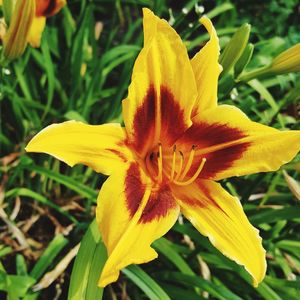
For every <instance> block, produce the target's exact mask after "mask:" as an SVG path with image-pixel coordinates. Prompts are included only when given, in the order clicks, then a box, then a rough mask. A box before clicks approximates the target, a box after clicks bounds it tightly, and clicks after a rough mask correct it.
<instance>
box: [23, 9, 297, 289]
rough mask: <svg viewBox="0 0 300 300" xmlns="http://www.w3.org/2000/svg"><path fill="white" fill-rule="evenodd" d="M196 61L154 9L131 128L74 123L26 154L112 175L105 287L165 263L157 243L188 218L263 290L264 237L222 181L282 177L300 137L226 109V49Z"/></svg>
mask: <svg viewBox="0 0 300 300" xmlns="http://www.w3.org/2000/svg"><path fill="white" fill-rule="evenodd" d="M200 21H201V22H202V23H203V24H204V26H205V27H206V29H207V30H208V32H209V34H210V40H209V41H208V42H207V44H206V45H205V46H204V48H202V49H201V50H200V51H199V53H197V54H196V55H195V56H194V57H193V59H192V60H190V59H189V57H188V54H187V50H186V48H185V46H184V44H183V43H182V41H181V39H180V37H179V36H178V34H177V33H176V32H175V30H174V29H172V28H171V27H170V25H169V24H168V23H167V22H166V21H164V20H161V19H159V18H158V17H156V16H155V15H154V14H153V13H152V12H151V11H150V10H148V9H144V47H143V49H142V50H141V52H140V54H139V56H138V57H137V60H136V62H135V65H134V69H133V74H132V81H131V84H130V87H129V91H128V97H127V98H126V99H125V100H124V101H123V117H124V121H125V128H122V127H121V126H120V125H118V124H105V125H98V126H93V125H86V124H83V123H81V122H75V121H69V122H64V123H61V124H53V125H50V126H48V127H47V128H45V129H44V130H42V131H41V132H40V133H38V134H37V135H36V136H35V137H34V138H33V139H32V140H31V141H30V143H29V144H28V146H27V148H26V151H29V152H44V153H48V154H50V155H52V156H54V157H56V158H58V159H60V160H62V161H64V162H66V163H67V164H69V165H70V166H73V165H75V164H77V163H84V164H86V165H87V166H90V167H91V168H93V169H94V170H95V171H96V172H100V173H103V174H106V175H110V177H109V178H108V179H107V181H106V182H105V183H104V184H103V186H102V189H101V191H100V193H99V197H98V206H97V211H96V217H97V222H98V224H99V228H100V232H101V234H102V238H103V241H104V243H105V245H106V247H107V252H108V260H107V261H106V264H105V266H104V268H103V271H102V275H101V278H100V281H99V285H100V286H105V285H107V284H109V283H111V282H113V281H115V280H117V278H118V276H119V272H120V269H122V268H124V267H126V266H127V265H129V264H132V263H136V264H140V263H145V262H148V261H151V260H153V259H154V258H156V257H157V253H156V251H155V250H154V249H153V248H151V244H152V242H153V241H155V240H156V239H158V238H160V237H161V236H162V235H164V234H165V233H166V232H167V231H168V230H169V229H170V228H171V227H172V226H173V224H174V223H175V222H176V220H177V217H178V214H179V212H180V211H181V212H182V213H183V214H184V215H185V216H186V217H187V218H188V219H189V220H190V221H191V223H192V224H193V225H194V226H195V227H196V228H197V229H198V230H199V231H200V232H201V233H202V234H203V235H205V236H207V237H208V238H209V239H210V241H211V242H212V244H213V245H214V246H215V247H216V248H218V249H219V250H220V251H221V252H222V253H223V254H224V255H226V256H227V257H229V258H231V259H233V260H235V261H236V262H237V263H239V264H241V265H243V266H245V268H246V270H247V271H248V272H249V273H250V274H251V275H252V277H253V280H254V285H255V286H257V285H258V283H259V282H261V281H262V280H263V278H264V276H265V271H266V260H265V250H264V249H263V247H262V243H261V238H260V236H259V233H258V230H257V229H255V228H254V227H253V226H252V225H251V224H250V223H249V221H248V220H247V217H246V215H245V214H244V212H243V209H242V206H241V204H240V202H239V200H238V199H237V198H236V197H233V196H231V195H230V194H228V193H227V192H226V191H225V190H224V189H223V188H222V187H221V185H220V184H219V183H216V182H215V181H217V180H221V179H224V178H228V177H231V176H241V175H246V174H252V173H255V172H266V171H274V170H277V169H278V168H279V167H280V166H281V165H282V164H284V163H286V162H288V161H290V160H292V159H293V157H294V156H295V155H296V154H297V152H298V151H299V149H300V131H279V130H276V129H273V128H270V127H267V126H264V125H261V124H258V123H255V122H252V121H250V120H249V119H248V118H247V117H246V115H245V114H244V113H243V112H241V111H240V110H239V109H237V108H235V107H233V106H228V105H219V106H218V104H217V82H218V76H219V74H220V72H221V67H220V65H219V64H218V57H219V42H218V37H217V34H216V31H215V29H214V27H213V25H212V23H211V21H210V20H209V19H208V18H207V17H203V18H201V20H200Z"/></svg>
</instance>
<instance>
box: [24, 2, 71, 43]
mask: <svg viewBox="0 0 300 300" xmlns="http://www.w3.org/2000/svg"><path fill="white" fill-rule="evenodd" d="M66 2H67V1H66V0H35V3H36V9H35V18H34V19H33V22H32V25H31V29H30V32H29V36H28V43H29V44H30V45H31V46H32V47H35V48H36V47H39V46H40V44H41V37H42V33H43V31H44V29H45V25H46V18H49V17H52V16H54V15H55V14H57V13H58V12H59V11H60V10H61V9H62V8H63V7H64V6H65V5H66Z"/></svg>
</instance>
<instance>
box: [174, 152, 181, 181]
mask: <svg viewBox="0 0 300 300" xmlns="http://www.w3.org/2000/svg"><path fill="white" fill-rule="evenodd" d="M179 154H180V162H179V169H178V170H177V171H176V173H177V174H176V176H175V179H174V181H176V180H178V179H179V177H180V174H181V171H182V166H183V153H182V152H181V151H179Z"/></svg>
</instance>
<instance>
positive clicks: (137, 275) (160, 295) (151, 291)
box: [122, 265, 171, 300]
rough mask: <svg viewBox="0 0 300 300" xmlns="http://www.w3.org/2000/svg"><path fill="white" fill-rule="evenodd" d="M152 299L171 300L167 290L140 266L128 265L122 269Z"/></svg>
mask: <svg viewBox="0 0 300 300" xmlns="http://www.w3.org/2000/svg"><path fill="white" fill-rule="evenodd" d="M122 273H124V274H125V275H126V276H127V277H128V278H129V279H130V280H132V281H133V282H134V283H135V284H136V285H137V286H138V287H139V288H140V289H141V290H142V291H143V292H144V293H145V294H146V295H147V296H148V297H149V299H151V300H171V299H170V297H169V296H168V295H167V294H166V292H165V291H164V290H163V289H162V288H161V287H160V286H159V285H158V284H157V283H156V282H155V281H154V280H153V279H152V278H151V277H150V276H149V275H148V274H147V273H145V272H144V271H143V270H142V269H141V268H140V267H138V266H136V265H131V266H128V267H127V268H125V269H123V270H122Z"/></svg>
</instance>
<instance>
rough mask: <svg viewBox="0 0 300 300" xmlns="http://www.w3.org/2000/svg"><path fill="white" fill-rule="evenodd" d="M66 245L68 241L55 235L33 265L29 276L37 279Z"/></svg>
mask: <svg viewBox="0 0 300 300" xmlns="http://www.w3.org/2000/svg"><path fill="white" fill-rule="evenodd" d="M67 243H68V240H67V239H66V238H64V237H63V236H62V235H61V234H60V235H57V236H56V237H55V238H54V239H53V240H52V241H51V242H50V244H49V245H48V247H47V248H46V250H45V251H44V253H43V254H42V255H41V257H40V258H39V260H38V261H37V262H36V264H35V265H34V267H33V269H32V270H31V272H30V273H29V274H30V276H31V277H33V278H35V279H39V278H40V277H41V276H42V275H43V273H44V272H45V271H46V270H47V268H48V267H49V266H50V265H51V264H52V262H53V260H54V259H55V257H56V256H57V255H58V254H59V252H60V251H61V250H62V249H63V248H64V247H65V245H66V244H67Z"/></svg>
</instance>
